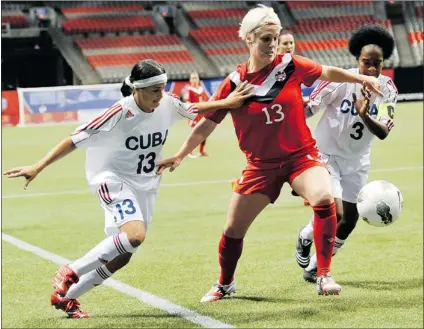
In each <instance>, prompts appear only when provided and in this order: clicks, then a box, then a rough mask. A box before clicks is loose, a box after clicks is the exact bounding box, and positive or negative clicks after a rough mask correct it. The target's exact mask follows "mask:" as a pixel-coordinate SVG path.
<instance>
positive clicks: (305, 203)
mask: <svg viewBox="0 0 424 329" xmlns="http://www.w3.org/2000/svg"><path fill="white" fill-rule="evenodd" d="M303 205H304V206H310V205H311V204H310V203H309V201H308V200H306V199H303Z"/></svg>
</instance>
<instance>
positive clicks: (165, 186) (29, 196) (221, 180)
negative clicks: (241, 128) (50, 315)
mask: <svg viewBox="0 0 424 329" xmlns="http://www.w3.org/2000/svg"><path fill="white" fill-rule="evenodd" d="M419 169H423V166H414V167H397V168H382V169H375V170H370V172H371V173H380V172H396V171H411V170H419ZM231 181H232V179H218V180H207V181H194V182H181V183H169V184H161V186H160V187H161V188H169V187H180V186H195V185H208V184H221V183H229V182H231ZM86 193H87V194H88V193H90V190H88V189H84V190H69V191H57V192H45V193H25V194H10V195H3V196H2V197H1V198H2V199H20V198H35V197H43V196H55V195H68V194H86Z"/></svg>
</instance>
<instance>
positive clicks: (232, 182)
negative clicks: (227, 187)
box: [231, 179, 238, 191]
mask: <svg viewBox="0 0 424 329" xmlns="http://www.w3.org/2000/svg"><path fill="white" fill-rule="evenodd" d="M237 183H238V179H234V180H232V181H231V188H232V189H233V191H234V189H235V188H236V187H237Z"/></svg>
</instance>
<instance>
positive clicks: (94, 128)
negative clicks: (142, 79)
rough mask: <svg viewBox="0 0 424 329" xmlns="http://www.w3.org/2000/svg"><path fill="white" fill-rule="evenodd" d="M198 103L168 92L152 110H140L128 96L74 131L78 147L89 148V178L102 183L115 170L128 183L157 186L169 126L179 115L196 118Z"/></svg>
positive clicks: (150, 186) (146, 188)
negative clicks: (184, 100)
mask: <svg viewBox="0 0 424 329" xmlns="http://www.w3.org/2000/svg"><path fill="white" fill-rule="evenodd" d="M193 108H194V106H191V105H190V104H184V103H181V102H180V100H179V99H178V98H177V97H176V96H173V95H170V94H167V93H165V94H164V96H163V98H162V100H161V101H160V104H159V106H158V107H157V108H156V109H155V110H154V111H153V112H152V113H146V112H143V111H142V110H140V109H139V108H138V106H137V104H136V103H135V100H134V96H132V95H131V96H129V97H125V98H123V99H122V100H120V101H119V102H117V103H115V105H113V106H112V107H111V108H109V109H107V110H105V111H103V112H102V113H100V114H99V115H98V116H97V117H96V118H94V119H93V120H91V121H90V122H88V123H86V124H83V125H81V126H79V127H78V128H77V129H76V130H75V132H74V133H73V134H72V141H73V142H74V144H75V145H76V146H77V147H80V148H86V149H87V151H86V165H85V168H86V177H87V181H88V182H89V184H93V183H101V182H97V181H98V180H102V179H104V176H105V175H107V173H113V174H114V175H116V176H118V177H119V178H121V179H122V180H123V181H124V182H126V183H127V184H128V185H130V186H132V187H134V188H136V189H143V190H151V189H157V188H158V186H159V182H160V176H158V175H156V173H155V170H154V169H155V166H156V162H157V161H159V160H160V159H161V156H162V147H163V145H164V144H165V141H166V139H167V137H168V128H169V127H170V126H171V125H172V124H173V123H174V122H175V121H176V120H178V119H179V118H181V119H190V120H193V119H194V118H195V117H196V116H197V113H192V109H193Z"/></svg>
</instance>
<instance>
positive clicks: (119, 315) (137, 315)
mask: <svg viewBox="0 0 424 329" xmlns="http://www.w3.org/2000/svg"><path fill="white" fill-rule="evenodd" d="M179 317H180V316H179V315H178V314H148V313H123V314H122V313H114V314H97V315H94V316H93V318H96V319H102V318H179Z"/></svg>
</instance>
